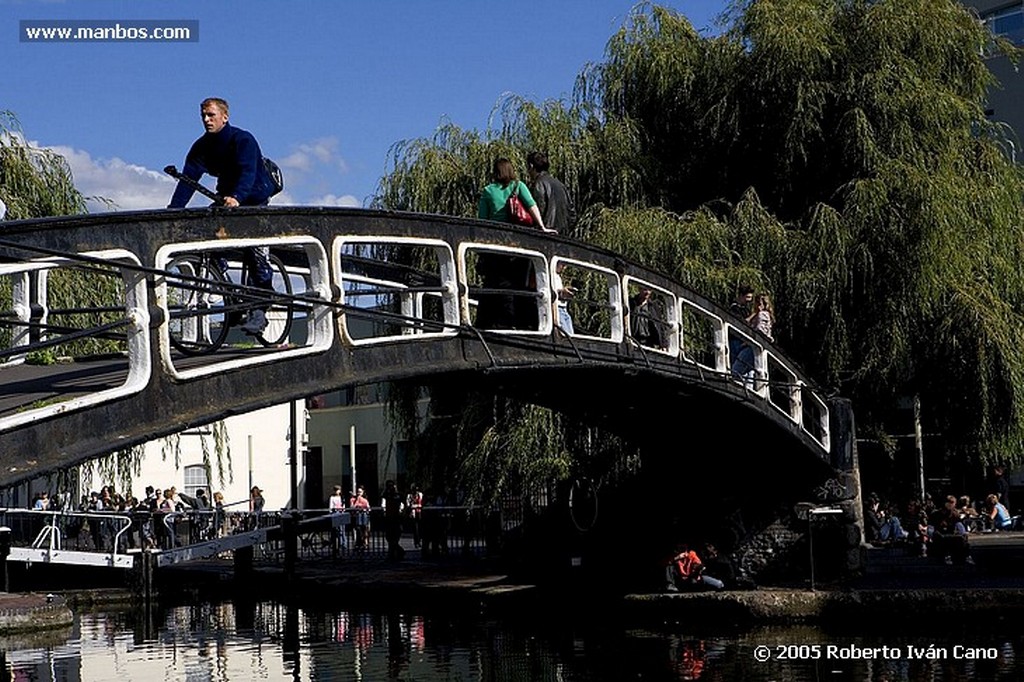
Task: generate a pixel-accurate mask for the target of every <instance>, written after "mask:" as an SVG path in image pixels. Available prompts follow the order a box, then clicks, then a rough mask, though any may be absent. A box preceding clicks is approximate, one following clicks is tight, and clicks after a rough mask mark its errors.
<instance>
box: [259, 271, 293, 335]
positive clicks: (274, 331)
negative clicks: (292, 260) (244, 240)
mask: <svg viewBox="0 0 1024 682" xmlns="http://www.w3.org/2000/svg"><path fill="white" fill-rule="evenodd" d="M270 267H271V268H272V269H273V271H274V291H276V292H277V293H283V294H284V295H285V296H287V297H289V298H285V299H278V300H275V301H274V302H273V303H272V304H271V305H270V307H269V308H268V309H267V322H268V324H267V328H266V329H264V330H263V332H262V333H260V334H258V335H257V336H256V340H257V341H259V342H260V343H261V344H263V345H264V346H267V347H268V348H273V347H277V346H280V345H281V344H283V343H284V342H285V341H286V340H287V339H288V334H290V333H291V330H292V320H293V319H294V317H295V304H294V302H293V301H292V300H291V298H290V297H291V295H292V281H291V278H289V277H288V270H287V269H286V268H285V266H284V263H282V262H281V259H280V258H278V257H277V256H275V255H274V254H270Z"/></svg>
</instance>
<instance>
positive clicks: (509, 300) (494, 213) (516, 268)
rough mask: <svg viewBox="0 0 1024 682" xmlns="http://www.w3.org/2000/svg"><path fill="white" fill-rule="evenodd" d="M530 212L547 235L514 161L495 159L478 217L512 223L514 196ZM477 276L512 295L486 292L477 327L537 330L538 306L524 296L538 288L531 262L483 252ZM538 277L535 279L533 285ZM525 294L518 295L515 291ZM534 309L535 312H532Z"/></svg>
mask: <svg viewBox="0 0 1024 682" xmlns="http://www.w3.org/2000/svg"><path fill="white" fill-rule="evenodd" d="M513 194H514V195H515V196H517V197H518V198H519V201H521V202H522V204H523V205H524V206H525V207H526V208H527V209H528V210H529V212H530V215H531V216H533V226H534V227H538V228H540V229H541V230H544V231H545V232H551V231H553V230H547V229H546V228H545V227H544V218H543V217H542V216H541V214H540V209H538V208H537V202H536V201H534V199H533V196H532V195H531V194H530V190H529V188H528V187H527V186H526V184H525V183H523V182H520V181H519V180H517V179H516V172H515V168H514V167H513V166H512V162H511V161H509V160H508V159H506V158H504V157H501V158H498V159H495V161H494V168H493V176H492V182H491V183H490V184H488V185H487V186H486V187H484V188H483V190H482V191H481V192H480V201H479V202H478V203H477V216H478V217H480V218H482V219H484V220H496V221H498V222H502V223H507V222H510V214H509V208H508V202H509V198H510V197H511V196H512V195H513ZM476 270H477V274H478V275H479V277H480V280H481V283H482V285H483V288H485V289H501V290H505V291H508V292H510V293H507V294H506V293H496V292H486V293H481V294H480V295H479V296H478V297H477V300H478V303H477V315H476V326H477V327H479V328H480V329H523V330H534V331H536V329H537V304H536V300H535V299H534V298H533V297H532V296H526V295H524V294H525V293H526V292H532V291H533V290H534V289H535V288H536V287H535V286H534V287H532V288H531V287H530V286H529V285H530V280H531V275H533V274H534V273H533V266H532V264H531V263H530V261H529V259H527V258H524V257H522V256H515V255H508V254H505V253H499V252H488V251H483V252H481V253H480V255H479V257H478V258H477V264H476ZM535 280H536V278H535V276H534V285H535V284H536V282H535ZM517 291H518V292H524V293H523V294H518V295H517V294H516V293H514V292H517ZM531 308H532V309H531Z"/></svg>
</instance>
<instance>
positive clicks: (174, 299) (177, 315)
mask: <svg viewBox="0 0 1024 682" xmlns="http://www.w3.org/2000/svg"><path fill="white" fill-rule="evenodd" d="M164 172H165V173H167V174H168V175H170V176H171V177H173V178H175V179H177V180H179V181H181V182H184V183H185V184H187V185H189V186H190V187H192V188H193V189H194V190H196V191H197V192H199V193H200V194H202V195H204V196H206V197H208V198H210V199H212V200H213V202H214V203H215V204H223V203H224V197H222V196H221V195H220V194H217V193H216V192H213V191H212V190H210V189H209V188H207V187H206V186H205V185H203V184H202V183H200V182H198V181H196V180H194V179H192V178H190V177H188V176H187V175H183V174H182V173H180V172H178V169H177V168H176V167H175V166H166V167H165V168H164ZM245 248H246V249H250V250H253V249H256V248H260V247H245ZM234 253H239V251H238V249H225V250H220V249H218V250H216V251H209V252H200V253H194V254H185V255H181V256H178V257H176V258H174V259H173V260H171V262H170V263H168V264H167V271H168V273H171V275H172V276H171V277H169V278H168V279H169V284H168V290H167V309H168V313H169V319H168V330H169V338H170V342H171V345H172V346H174V347H175V348H177V349H178V350H179V351H181V352H182V353H184V354H186V355H204V354H207V353H213V352H214V351H216V350H217V349H218V348H220V347H221V346H223V345H224V342H225V341H226V340H227V336H228V332H229V331H230V330H231V327H234V326H237V325H239V324H241V323H242V317H243V315H244V316H248V315H251V314H252V312H253V311H254V310H265V312H266V314H267V317H268V319H271V320H275V322H279V321H280V320H281V319H283V320H284V324H283V325H280V329H278V325H277V324H274V325H273V326H271V325H268V326H267V327H266V328H265V329H263V330H262V331H260V332H259V333H251V332H248V331H247V332H246V333H248V334H249V335H250V336H252V337H253V338H255V339H256V340H257V341H259V342H260V343H261V344H263V345H264V346H267V347H275V346H280V345H281V344H282V343H284V341H285V339H286V338H288V333H289V332H290V331H291V326H292V319H293V317H294V313H295V311H294V308H293V306H292V304H291V300H292V299H291V295H292V283H291V279H290V278H289V276H288V270H287V269H286V268H285V266H284V263H282V262H281V259H280V258H278V257H277V256H275V255H274V254H272V253H269V249H268V257H267V260H268V262H269V264H270V268H271V270H272V272H273V280H272V282H273V281H276V280H280V281H281V283H282V286H283V287H284V296H275V295H274V294H275V293H276V292H277V288H276V286H275V288H274V290H273V291H270V292H267V291H266V290H263V289H256V288H254V287H251V286H248V285H247V283H248V282H249V281H250V277H249V272H250V269H251V268H252V267H253V266H254V265H255V263H254V259H253V258H252V257H249V258H247V257H245V255H244V254H243V255H242V257H241V258H238V259H236V260H235V262H236V263H241V267H240V268H232V267H231V262H230V261H229V260H228V256H229V255H231V254H234ZM234 270H238V271H239V274H238V277H237V280H233V279H232V278H231V272H232V271H234ZM268 293H269V295H268ZM268 302H269V305H268ZM271 329H273V330H274V331H273V333H269V330H271ZM268 333H269V335H268Z"/></svg>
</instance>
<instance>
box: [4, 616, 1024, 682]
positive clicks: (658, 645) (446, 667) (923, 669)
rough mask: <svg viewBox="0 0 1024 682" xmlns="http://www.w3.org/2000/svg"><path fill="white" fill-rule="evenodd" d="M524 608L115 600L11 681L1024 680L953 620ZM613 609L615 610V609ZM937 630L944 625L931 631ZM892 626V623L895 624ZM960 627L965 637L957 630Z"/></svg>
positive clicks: (998, 640)
mask: <svg viewBox="0 0 1024 682" xmlns="http://www.w3.org/2000/svg"><path fill="white" fill-rule="evenodd" d="M537 611H538V612H536V613H520V614H518V615H516V616H509V615H507V614H490V613H488V612H487V611H486V610H483V611H480V610H476V611H473V612H471V613H437V612H435V613H414V612H404V611H402V610H397V611H382V612H370V611H367V610H365V609H360V610H356V611H348V610H342V609H333V608H332V609H325V610H315V609H310V608H308V607H305V608H298V607H292V606H287V605H285V604H281V603H277V602H272V601H261V602H251V603H243V602H239V601H234V602H225V603H205V604H201V605H197V606H172V607H166V608H161V609H158V610H156V611H154V612H153V613H149V614H144V613H141V612H139V611H138V610H131V609H123V608H116V609H115V608H109V609H107V610H99V611H95V612H85V613H79V614H77V615H76V619H75V624H74V626H73V627H71V628H67V629H65V630H63V631H58V632H49V633H45V634H42V635H33V636H31V637H20V638H8V639H4V640H0V645H2V646H3V647H4V660H3V664H4V668H3V674H2V676H0V679H3V680H38V681H41V682H49V681H54V682H56V681H61V682H65V681H66V682H76V681H77V680H83V681H86V682H98V681H103V680H111V681H117V682H147V681H150V680H153V681H163V680H167V681H171V680H173V681H178V680H187V681H189V682H193V681H194V682H198V681H205V680H217V681H222V682H242V681H245V682H249V681H250V680H416V681H424V682H431V681H434V680H465V681H481V682H501V681H506V680H508V681H519V680H526V681H533V680H557V681H566V682H571V681H574V680H715V681H718V680H725V681H732V680H743V681H750V682H769V681H786V682H812V681H813V682H819V681H821V680H828V681H836V682H839V681H846V680H856V681H858V682H859V681H860V680H871V681H878V682H883V681H884V682H896V681H902V680H906V681H911V682H918V681H921V682H923V681H925V680H927V681H928V682H945V681H947V680H948V681H953V680H972V681H977V680H982V681H984V680H1007V681H1009V680H1020V679H1024V636H1022V635H1018V634H1011V633H1015V632H1020V629H1018V628H1011V627H1007V626H1006V624H1003V625H1002V626H999V627H994V628H992V630H993V631H992V632H991V633H988V634H986V633H985V632H982V631H979V630H978V629H977V628H975V627H971V628H960V627H958V626H957V623H956V622H953V621H951V622H950V623H948V624H945V625H942V627H940V628H939V630H938V632H941V633H942V634H941V635H936V634H934V633H935V632H936V630H935V629H934V627H925V626H926V625H929V626H934V625H935V623H931V624H922V627H921V628H920V629H918V628H915V627H913V626H911V627H906V628H901V629H897V630H895V631H893V630H889V631H888V632H885V630H886V629H885V628H881V627H875V626H874V625H872V624H870V623H864V624H862V625H861V626H859V627H858V631H859V632H863V633H871V634H858V635H844V634H836V633H827V632H825V631H823V630H820V629H817V628H813V627H772V628H761V629H754V630H748V631H743V632H733V633H722V632H718V633H717V634H698V633H697V632H696V631H695V630H694V629H693V628H692V627H687V626H685V625H680V624H665V625H658V626H645V627H626V626H623V625H620V624H617V623H615V622H605V621H603V620H602V619H601V618H600V617H596V618H595V617H593V616H592V615H590V616H588V617H587V618H585V619H582V620H576V619H574V618H573V617H572V616H571V615H570V614H567V613H565V611H564V610H563V609H560V608H549V609H544V608H538V609H537ZM609 620H610V621H613V620H614V619H609ZM927 630H930V631H931V632H932V633H933V634H931V635H929V634H927ZM883 633H884V634H883ZM957 633H960V634H957Z"/></svg>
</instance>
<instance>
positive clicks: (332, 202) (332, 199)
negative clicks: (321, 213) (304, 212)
mask: <svg viewBox="0 0 1024 682" xmlns="http://www.w3.org/2000/svg"><path fill="white" fill-rule="evenodd" d="M310 203H311V204H312V205H314V206H349V207H353V208H361V207H362V205H363V202H361V201H359V199H357V198H355V197H354V196H352V195H351V194H345V195H343V196H340V197H339V196H338V195H336V194H325V195H324V196H322V197H317V198H316V199H313V200H312V201H311V202H310Z"/></svg>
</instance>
